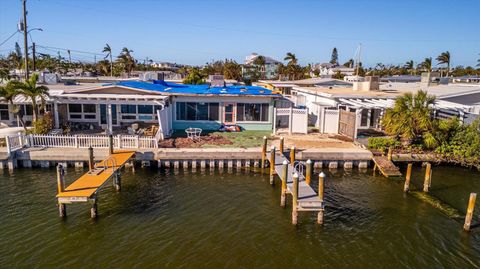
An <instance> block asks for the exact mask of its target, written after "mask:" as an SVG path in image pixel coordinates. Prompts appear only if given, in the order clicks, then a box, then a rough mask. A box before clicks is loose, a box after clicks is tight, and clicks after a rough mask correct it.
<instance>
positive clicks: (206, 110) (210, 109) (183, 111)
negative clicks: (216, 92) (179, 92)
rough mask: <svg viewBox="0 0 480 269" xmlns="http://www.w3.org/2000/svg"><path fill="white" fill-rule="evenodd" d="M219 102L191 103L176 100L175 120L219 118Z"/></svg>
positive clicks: (215, 119) (210, 119)
mask: <svg viewBox="0 0 480 269" xmlns="http://www.w3.org/2000/svg"><path fill="white" fill-rule="evenodd" d="M219 108H220V104H219V103H193V102H188V103H185V102H177V103H176V119H177V120H203V121H217V120H219V115H220V112H219Z"/></svg>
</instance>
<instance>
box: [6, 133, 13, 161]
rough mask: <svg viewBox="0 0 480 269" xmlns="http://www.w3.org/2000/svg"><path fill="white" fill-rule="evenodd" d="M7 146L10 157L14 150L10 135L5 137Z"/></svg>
mask: <svg viewBox="0 0 480 269" xmlns="http://www.w3.org/2000/svg"><path fill="white" fill-rule="evenodd" d="M5 144H6V146H7V156H8V157H10V155H11V154H12V148H11V145H10V137H9V136H8V135H7V136H5Z"/></svg>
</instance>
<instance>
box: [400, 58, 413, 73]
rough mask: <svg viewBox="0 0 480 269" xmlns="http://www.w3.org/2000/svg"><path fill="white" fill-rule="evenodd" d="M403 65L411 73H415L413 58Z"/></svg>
mask: <svg viewBox="0 0 480 269" xmlns="http://www.w3.org/2000/svg"><path fill="white" fill-rule="evenodd" d="M403 67H404V68H405V69H407V70H409V71H410V74H411V75H413V70H414V69H415V63H414V62H413V60H410V61H407V62H406V63H405V65H404V66H403Z"/></svg>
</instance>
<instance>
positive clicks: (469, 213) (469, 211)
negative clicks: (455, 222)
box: [463, 192, 477, 231]
mask: <svg viewBox="0 0 480 269" xmlns="http://www.w3.org/2000/svg"><path fill="white" fill-rule="evenodd" d="M476 199H477V194H476V193H473V192H472V193H470V199H469V200H468V207H467V215H466V216H465V224H464V225H463V229H464V230H465V231H470V225H471V224H472V219H473V212H474V210H475V200H476Z"/></svg>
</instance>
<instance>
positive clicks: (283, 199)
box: [280, 160, 288, 207]
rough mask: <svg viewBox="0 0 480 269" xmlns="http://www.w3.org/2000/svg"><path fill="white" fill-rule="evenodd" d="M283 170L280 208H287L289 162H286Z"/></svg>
mask: <svg viewBox="0 0 480 269" xmlns="http://www.w3.org/2000/svg"><path fill="white" fill-rule="evenodd" d="M282 165H283V167H282V168H283V169H282V193H281V195H280V206H283V207H285V206H286V200H287V199H286V198H287V197H286V196H287V179H288V162H287V160H284V161H283V163H282Z"/></svg>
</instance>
